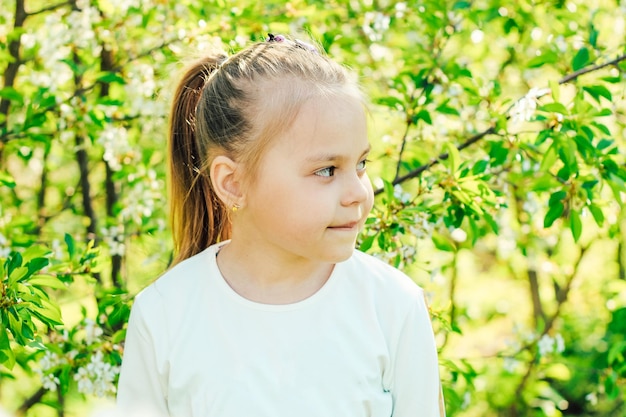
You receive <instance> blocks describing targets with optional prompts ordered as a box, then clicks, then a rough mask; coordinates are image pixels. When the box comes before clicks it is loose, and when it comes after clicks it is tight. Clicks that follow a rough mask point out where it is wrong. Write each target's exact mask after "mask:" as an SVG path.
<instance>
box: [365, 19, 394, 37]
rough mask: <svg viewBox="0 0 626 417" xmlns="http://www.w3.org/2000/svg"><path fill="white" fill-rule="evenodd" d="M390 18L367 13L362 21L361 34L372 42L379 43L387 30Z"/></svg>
mask: <svg viewBox="0 0 626 417" xmlns="http://www.w3.org/2000/svg"><path fill="white" fill-rule="evenodd" d="M390 22H391V18H390V17H389V16H387V15H385V14H383V13H381V12H367V13H365V17H364V19H363V27H362V29H363V33H365V35H367V37H368V38H370V40H371V41H372V42H380V41H381V40H382V39H383V34H384V33H385V32H386V31H387V30H388V29H389V23H390Z"/></svg>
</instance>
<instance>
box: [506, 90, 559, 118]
mask: <svg viewBox="0 0 626 417" xmlns="http://www.w3.org/2000/svg"><path fill="white" fill-rule="evenodd" d="M549 92H550V89H547V88H541V89H540V88H536V87H533V88H531V89H530V90H529V91H528V93H526V95H525V96H524V97H522V98H520V99H519V100H517V102H516V103H515V104H514V105H513V107H512V108H511V112H510V115H511V120H512V121H513V123H520V122H524V121H526V122H527V121H529V120H531V119H532V118H533V116H534V115H535V112H536V111H537V99H538V98H539V97H541V96H543V95H546V94H548V93H549Z"/></svg>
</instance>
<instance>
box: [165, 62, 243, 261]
mask: <svg viewBox="0 0 626 417" xmlns="http://www.w3.org/2000/svg"><path fill="white" fill-rule="evenodd" d="M223 60H224V57H221V56H218V57H208V58H204V59H202V60H200V61H198V62H196V63H194V64H193V65H192V66H191V67H189V68H188V69H187V71H186V72H185V73H184V75H183V78H182V80H181V81H180V83H179V84H178V87H177V89H176V92H175V94H174V98H173V104H172V109H171V116H170V117H171V119H170V132H169V141H168V152H169V156H170V158H169V166H168V171H169V200H170V222H171V226H172V234H173V239H174V259H173V263H172V264H173V265H175V264H177V263H179V262H181V261H182V260H184V259H187V258H189V257H191V256H193V255H195V254H197V253H199V252H201V251H203V250H204V249H206V248H207V247H209V246H210V245H212V244H214V243H217V242H219V241H222V240H226V239H229V238H230V232H231V227H230V220H229V214H228V210H227V209H226V207H224V205H223V204H222V203H221V201H220V200H219V198H218V197H217V195H216V194H215V192H214V190H213V187H212V185H211V180H210V178H209V175H208V172H209V166H208V163H207V161H210V158H208V155H201V154H200V153H199V149H198V148H199V147H198V143H197V141H196V107H197V106H198V102H199V100H200V98H201V97H202V90H203V88H204V85H205V82H206V80H207V78H208V77H209V75H210V74H211V73H212V72H213V71H215V70H216V69H217V68H218V67H219V65H220V63H221V62H222V61H223Z"/></svg>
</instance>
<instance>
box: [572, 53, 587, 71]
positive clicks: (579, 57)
mask: <svg viewBox="0 0 626 417" xmlns="http://www.w3.org/2000/svg"><path fill="white" fill-rule="evenodd" d="M588 63H589V50H588V49H587V48H585V47H582V48H580V49H579V50H578V52H577V53H576V56H574V59H572V69H573V70H574V71H578V70H579V69H581V68H583V67H584V66H585V65H587V64H588Z"/></svg>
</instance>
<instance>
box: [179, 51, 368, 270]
mask: <svg viewBox="0 0 626 417" xmlns="http://www.w3.org/2000/svg"><path fill="white" fill-rule="evenodd" d="M338 92H343V93H347V94H350V95H356V96H358V97H359V98H360V97H361V94H360V91H359V88H358V85H357V84H356V83H355V82H354V81H353V80H351V79H350V77H349V76H348V73H347V71H346V70H345V68H343V67H342V66H341V65H339V64H337V63H335V62H333V61H332V60H330V59H329V58H328V57H326V56H325V55H323V54H321V53H317V52H315V51H311V50H309V49H306V48H302V47H301V46H300V44H298V43H295V42H289V41H287V42H261V43H256V44H253V45H250V46H249V47H247V48H245V49H243V50H242V51H240V52H238V53H237V54H235V55H233V56H231V57H227V56H226V55H225V54H221V53H220V54H216V55H215V56H207V57H205V58H203V59H201V60H199V61H197V62H195V63H194V64H192V65H191V66H190V67H189V68H188V69H187V70H186V72H185V73H184V75H183V77H182V79H181V81H180V82H179V84H178V87H177V89H176V92H175V95H174V98H173V104H172V110H171V118H170V132H169V144H168V149H169V155H170V159H169V168H168V170H169V194H170V205H171V207H170V221H171V225H172V231H173V238H174V260H173V264H176V263H178V262H180V261H182V260H184V259H186V258H189V257H191V256H193V255H195V254H197V253H199V252H201V251H202V250H204V249H206V248H207V247H209V246H210V245H212V244H214V243H217V242H219V241H223V240H226V239H229V238H230V235H231V223H230V217H229V213H230V210H229V207H225V206H224V204H223V203H222V202H221V201H220V199H219V198H218V197H217V195H216V194H215V192H214V190H213V187H212V185H211V180H210V178H209V174H208V173H209V168H210V165H211V162H212V161H213V158H215V156H217V155H227V156H228V157H230V158H231V159H233V160H235V161H238V162H241V163H243V164H244V165H245V166H246V169H247V171H248V172H247V174H248V175H247V177H249V178H250V179H252V178H253V177H254V175H253V174H254V171H255V169H256V167H257V164H258V161H259V159H260V157H261V155H262V153H263V150H264V149H265V147H266V146H267V144H268V143H269V142H270V141H271V140H272V139H273V138H274V137H276V135H278V134H280V133H281V132H284V131H285V130H286V129H287V128H288V127H289V126H290V125H291V123H292V122H293V120H294V119H295V117H296V115H297V113H298V111H299V109H300V107H301V106H302V104H303V103H304V102H305V101H307V100H309V99H311V98H312V97H320V96H330V95H332V94H333V93H338Z"/></svg>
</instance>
